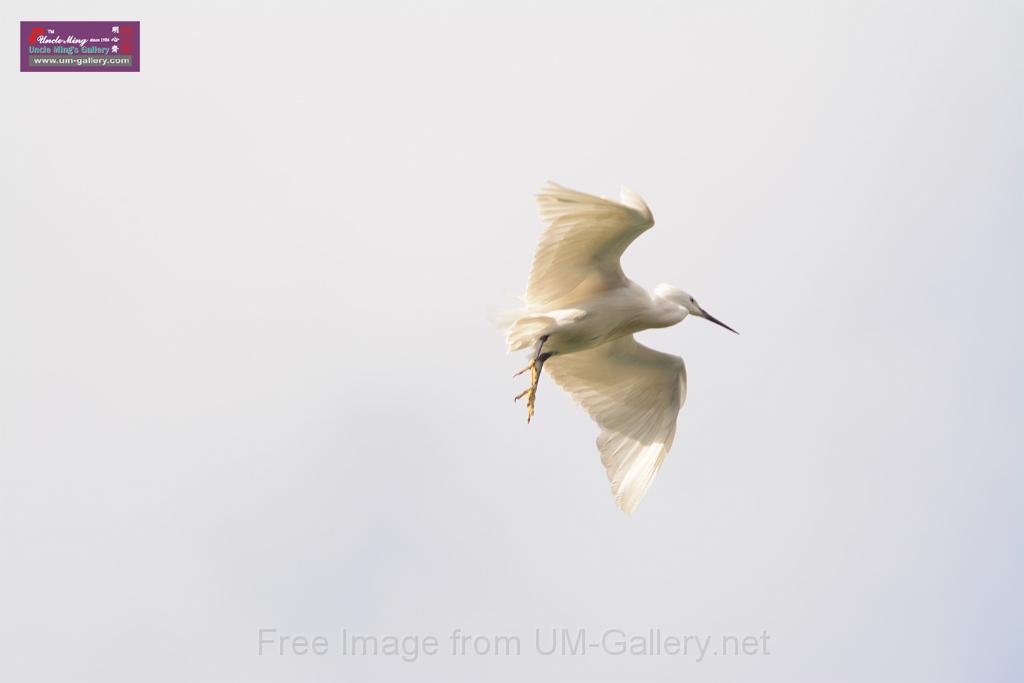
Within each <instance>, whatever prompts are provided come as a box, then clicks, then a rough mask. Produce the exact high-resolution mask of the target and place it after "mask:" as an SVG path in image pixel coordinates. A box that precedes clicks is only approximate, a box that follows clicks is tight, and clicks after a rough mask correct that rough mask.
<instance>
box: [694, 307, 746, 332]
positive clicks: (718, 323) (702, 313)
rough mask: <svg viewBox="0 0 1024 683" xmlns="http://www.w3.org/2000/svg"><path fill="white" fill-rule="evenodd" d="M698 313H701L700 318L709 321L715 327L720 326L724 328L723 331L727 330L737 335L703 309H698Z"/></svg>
mask: <svg viewBox="0 0 1024 683" xmlns="http://www.w3.org/2000/svg"><path fill="white" fill-rule="evenodd" d="M700 312H701V316H702V317H704V318H705V319H706V320H710V321H711V322H713V323H714V324H716V325H721V326H722V327H724V328H725V329H727V330H729V331H730V332H732V333H733V334H739V332H737V331H736V330H734V329H732V328H731V327H729V326H728V325H726V324H725V323H723V322H722V321H721V320H719V319H718V318H716V317H715V316H713V315H711V314H710V313H708V312H707V311H705V310H704V309H703V308H702V309H700Z"/></svg>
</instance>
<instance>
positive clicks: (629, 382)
mask: <svg viewBox="0 0 1024 683" xmlns="http://www.w3.org/2000/svg"><path fill="white" fill-rule="evenodd" d="M537 205H538V208H539V209H540V217H541V220H542V221H543V223H544V224H545V226H546V227H545V230H544V233H543V234H542V235H541V238H540V242H539V244H538V245H537V251H536V253H535V254H534V257H533V265H532V266H531V268H530V277H529V282H528V284H527V288H526V296H525V301H524V303H525V306H524V307H523V308H521V309H519V310H516V311H510V312H508V313H507V314H506V316H505V322H506V324H507V329H506V340H507V342H508V350H509V352H512V351H521V350H523V349H529V350H530V351H531V356H530V364H529V365H528V366H526V367H525V368H523V369H522V370H520V371H519V372H517V373H516V375H515V376H517V377H518V376H519V375H521V374H523V373H525V372H529V373H530V386H529V387H527V388H526V390H525V391H523V392H522V393H521V394H519V395H518V396H516V400H517V401H518V400H519V399H520V398H523V397H524V396H525V397H526V421H527V422H529V421H530V420H531V419H532V418H533V414H534V407H535V405H536V400H537V384H538V382H539V381H540V376H541V373H542V372H543V371H545V370H546V371H547V373H548V374H549V375H550V376H551V378H552V379H553V380H554V381H555V382H556V383H557V384H558V385H559V386H561V387H562V388H563V389H564V390H565V391H567V392H568V393H569V394H570V395H571V396H572V397H573V398H574V399H575V400H576V401H577V402H578V403H579V404H580V405H582V406H583V409H584V410H586V411H587V413H589V414H590V417H591V418H593V420H594V421H595V422H597V425H598V427H600V428H601V433H600V435H599V436H598V437H597V449H598V451H600V453H601V462H602V463H603V464H604V467H605V470H606V471H607V474H608V479H609V480H610V481H611V487H612V493H613V494H614V495H615V502H616V503H617V504H618V506H619V507H620V508H621V509H622V510H623V511H624V512H627V513H628V512H632V511H633V510H635V509H636V507H637V505H639V503H640V500H641V498H643V496H644V493H645V492H646V491H647V487H648V486H650V484H651V481H652V480H653V479H654V475H655V474H657V472H658V468H659V467H661V463H662V461H663V460H664V459H665V454H666V453H668V451H669V449H670V448H671V447H672V440H673V439H674V438H675V433H676V417H677V416H678V415H679V409H680V408H681V407H682V405H683V401H684V400H685V398H686V367H685V366H684V365H683V359H682V358H680V357H679V356H673V355H671V354H668V353H662V352H661V351H655V350H654V349H651V348H648V347H646V346H644V345H643V344H640V343H639V342H637V341H636V339H634V338H633V333H635V332H639V331H640V330H646V329H650V328H655V327H670V326H672V325H675V324H676V323H678V322H681V321H682V320H683V319H684V318H686V316H688V315H695V316H698V317H701V318H704V319H705V320H710V321H711V322H713V323H715V324H717V325H721V326H722V327H724V328H725V329H727V330H729V331H730V332H734V333H736V334H738V332H736V330H734V329H732V328H731V327H729V326H728V325H726V324H725V323H723V322H722V321H720V320H718V319H716V318H715V317H713V316H712V315H711V314H710V313H708V312H707V311H705V310H704V309H703V308H701V307H700V305H699V304H698V303H697V301H696V299H694V298H693V297H692V296H690V295H689V294H687V293H686V292H684V291H682V290H681V289H677V288H676V287H673V286H671V285H665V284H662V285H658V286H657V287H656V288H655V289H654V291H653V292H648V291H647V290H645V289H644V288H643V287H641V286H640V285H638V284H636V283H635V282H633V281H632V280H630V279H629V278H627V277H626V275H625V273H623V272H622V266H621V265H620V263H619V258H620V257H621V256H622V253H623V252H624V251H625V250H626V247H628V246H629V245H630V244H631V243H632V242H633V240H635V239H636V238H637V237H639V236H640V235H641V234H643V233H644V232H645V231H647V230H648V229H649V228H650V227H651V226H653V225H654V216H653V215H652V214H651V210H650V209H649V208H647V204H646V203H644V200H643V199H642V198H641V197H640V195H638V194H636V193H635V192H632V191H630V190H628V189H626V188H622V193H621V195H620V197H619V201H618V202H614V201H611V200H609V199H605V198H603V197H595V196H593V195H589V194H584V193H583V192H577V191H575V190H570V189H569V188H567V187H562V186H561V185H557V184H556V183H552V182H549V183H548V184H547V185H545V186H544V187H543V188H542V189H541V191H540V192H539V193H538V195H537Z"/></svg>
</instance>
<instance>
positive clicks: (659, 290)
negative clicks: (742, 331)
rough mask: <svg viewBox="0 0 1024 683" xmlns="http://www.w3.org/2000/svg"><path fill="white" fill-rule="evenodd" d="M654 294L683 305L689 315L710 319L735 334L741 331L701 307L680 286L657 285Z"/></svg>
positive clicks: (680, 305) (677, 304)
mask: <svg viewBox="0 0 1024 683" xmlns="http://www.w3.org/2000/svg"><path fill="white" fill-rule="evenodd" d="M654 295H655V296H656V297H658V298H660V299H664V300H665V301H668V302H670V303H673V304H675V305H676V306H679V307H681V308H682V309H683V310H684V311H686V313H687V314H689V315H695V316H697V317H698V318H704V319H705V320H710V321H711V322H713V323H715V324H716V325H721V326H722V327H724V328H725V329H727V330H729V331H730V332H732V333H733V334H739V332H737V331H736V330H734V329H732V328H731V327H729V326H728V325H726V324H725V323H723V322H722V321H721V320H719V319H718V318H716V317H715V316H713V315H711V314H710V313H708V312H707V311H705V310H704V309H703V308H701V307H700V304H698V303H697V300H696V299H694V298H693V297H692V296H690V295H689V294H687V293H686V292H684V291H683V290H681V289H679V288H678V287H673V286H672V285H664V284H662V285H658V286H657V287H655V288H654Z"/></svg>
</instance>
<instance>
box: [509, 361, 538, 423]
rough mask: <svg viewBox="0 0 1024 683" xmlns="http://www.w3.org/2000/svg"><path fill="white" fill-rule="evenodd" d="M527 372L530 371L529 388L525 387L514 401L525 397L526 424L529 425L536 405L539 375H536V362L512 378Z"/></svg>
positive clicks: (532, 362)
mask: <svg viewBox="0 0 1024 683" xmlns="http://www.w3.org/2000/svg"><path fill="white" fill-rule="evenodd" d="M527 370H529V371H530V386H528V387H526V389H523V391H521V392H520V393H519V395H518V396H516V400H517V401H518V400H519V399H521V398H522V397H523V396H526V423H527V424H529V423H530V420H532V419H533V408H534V405H535V404H536V403H537V380H539V379H540V375H539V374H538V373H537V362H536V361H533V360H531V361H530V364H529V365H527V366H526V367H525V368H523V369H522V370H520V371H519V372H517V373H516V374H515V375H513V376H514V377H518V376H519V375H521V374H523V373H524V372H526V371H527Z"/></svg>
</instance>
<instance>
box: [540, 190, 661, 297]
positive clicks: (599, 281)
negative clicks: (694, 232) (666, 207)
mask: <svg viewBox="0 0 1024 683" xmlns="http://www.w3.org/2000/svg"><path fill="white" fill-rule="evenodd" d="M620 199H621V203H620V202H613V201H611V200H609V199H603V198H601V197H595V196H593V195H589V194H584V193H583V192H577V191H575V190H570V189H568V188H565V187H562V186H561V185H557V184H555V183H551V182H549V183H548V184H547V185H545V186H544V188H543V189H541V191H540V193H539V194H538V195H537V208H538V209H539V210H540V217H541V220H542V221H543V222H544V224H545V225H546V226H547V228H546V229H545V230H544V234H542V235H541V238H540V243H539V244H538V245H537V251H536V253H535V254H534V256H533V266H532V267H531V268H530V281H529V284H528V285H527V288H526V303H527V305H528V306H531V307H551V306H553V305H557V304H558V303H559V302H563V301H568V300H571V299H579V298H581V297H585V296H587V295H589V294H592V293H594V292H598V291H601V290H605V289H611V288H613V287H618V286H622V285H623V284H625V282H626V276H625V275H624V274H623V272H622V267H621V266H620V265H619V257H621V256H622V252H624V251H625V250H626V247H628V246H629V245H630V244H631V243H632V242H633V240H635V239H636V238H637V237H638V236H640V234H641V233H643V232H644V231H645V230H647V229H648V228H650V227H651V226H652V225H654V216H652V215H651V210H650V209H649V208H647V204H645V203H644V200H643V199H641V198H640V195H638V194H636V193H635V192H631V191H630V190H627V189H626V188H622V194H621V197H620Z"/></svg>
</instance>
